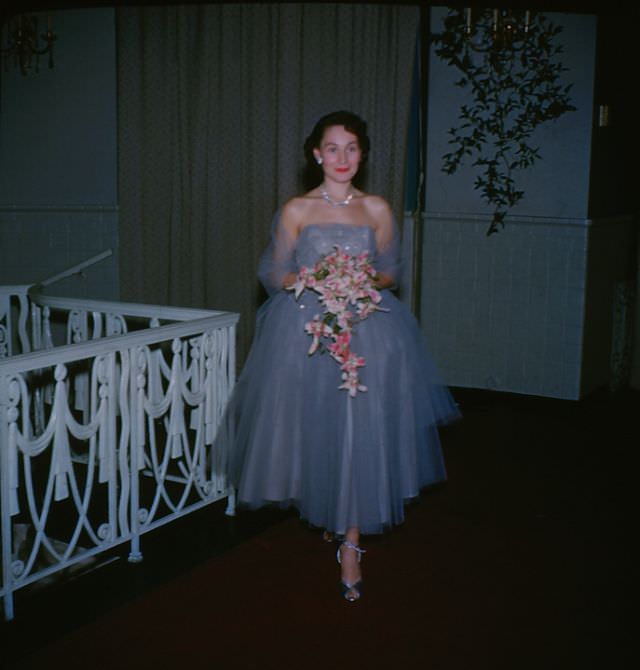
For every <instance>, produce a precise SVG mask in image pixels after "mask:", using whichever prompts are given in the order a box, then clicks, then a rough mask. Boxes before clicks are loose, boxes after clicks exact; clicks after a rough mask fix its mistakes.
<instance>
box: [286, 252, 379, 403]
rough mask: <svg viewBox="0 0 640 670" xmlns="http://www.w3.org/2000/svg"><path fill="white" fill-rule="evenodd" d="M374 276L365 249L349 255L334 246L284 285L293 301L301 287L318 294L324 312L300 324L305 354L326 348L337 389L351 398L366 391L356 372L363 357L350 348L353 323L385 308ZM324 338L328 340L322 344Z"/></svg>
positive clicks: (362, 364) (362, 361)
mask: <svg viewBox="0 0 640 670" xmlns="http://www.w3.org/2000/svg"><path fill="white" fill-rule="evenodd" d="M376 278H377V275H376V271H375V269H374V268H373V266H372V265H371V263H370V261H369V255H368V252H366V251H364V252H362V253H360V254H358V255H357V256H351V255H350V254H347V253H345V252H344V251H343V250H342V249H341V248H340V247H339V246H337V245H336V246H334V251H332V252H330V253H328V254H327V255H326V256H323V257H322V258H321V259H320V260H319V261H318V262H317V263H316V264H315V265H314V266H313V267H312V268H308V267H305V266H303V267H302V268H300V271H299V273H298V276H297V277H296V281H295V283H294V284H292V285H291V286H287V289H288V290H290V291H293V292H294V293H295V297H296V300H297V299H298V298H299V297H300V295H301V294H302V292H303V291H304V290H305V289H310V290H312V291H315V292H316V293H317V294H318V295H319V296H320V298H319V300H320V303H321V304H322V305H324V308H325V309H324V314H316V315H315V316H314V317H313V320H311V321H309V322H308V323H306V324H305V327H304V329H305V332H306V333H308V334H309V335H311V337H312V341H311V346H310V347H309V351H308V354H309V356H312V355H313V354H314V353H315V352H316V351H322V350H323V349H325V348H326V350H327V351H328V352H329V353H330V354H331V357H332V358H333V359H334V360H335V361H336V362H337V363H338V365H339V366H340V370H341V371H342V384H341V385H340V386H339V387H338V388H339V389H344V390H346V391H348V392H349V395H350V396H351V397H354V396H355V395H356V393H357V392H358V391H366V390H367V387H366V386H364V385H363V384H361V383H360V379H359V375H358V369H359V368H361V367H363V366H364V365H365V360H364V358H363V357H362V356H358V355H357V354H356V353H355V352H353V351H351V336H352V333H353V329H354V325H355V322H356V320H357V321H362V320H363V319H366V318H367V317H368V316H370V315H371V314H373V312H376V311H387V310H385V309H383V308H381V307H379V304H380V301H381V300H382V296H381V295H380V292H379V291H378V290H377V289H376V287H375V281H376ZM354 312H355V314H354ZM324 340H329V343H328V344H325V342H324Z"/></svg>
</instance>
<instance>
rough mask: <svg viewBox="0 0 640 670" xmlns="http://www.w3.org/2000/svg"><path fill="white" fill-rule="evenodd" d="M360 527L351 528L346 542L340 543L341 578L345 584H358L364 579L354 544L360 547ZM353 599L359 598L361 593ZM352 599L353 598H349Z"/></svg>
mask: <svg viewBox="0 0 640 670" xmlns="http://www.w3.org/2000/svg"><path fill="white" fill-rule="evenodd" d="M359 543H360V529H359V528H349V529H348V530H347V532H346V534H345V536H344V542H343V543H342V544H341V545H340V549H339V552H340V578H341V580H342V583H343V584H345V585H349V586H350V585H352V584H357V583H358V582H359V581H360V580H361V579H362V569H361V567H360V554H359V553H358V551H356V550H355V549H354V548H353V547H352V546H349V545H353V546H355V547H359ZM352 595H355V596H356V597H354V598H353V599H354V600H355V599H357V596H359V593H356V594H352ZM347 599H349V600H350V599H351V598H347Z"/></svg>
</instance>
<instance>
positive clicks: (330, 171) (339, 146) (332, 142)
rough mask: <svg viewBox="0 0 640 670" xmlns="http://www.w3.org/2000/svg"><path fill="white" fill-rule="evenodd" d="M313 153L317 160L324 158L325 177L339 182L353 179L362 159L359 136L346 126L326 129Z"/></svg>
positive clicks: (323, 169)
mask: <svg viewBox="0 0 640 670" xmlns="http://www.w3.org/2000/svg"><path fill="white" fill-rule="evenodd" d="M313 155H314V156H315V158H316V160H318V159H319V158H321V159H322V171H323V172H324V175H325V178H327V177H328V178H329V179H332V180H334V181H338V182H346V181H351V180H352V179H353V178H354V177H355V175H356V173H357V172H358V167H359V166H360V161H361V160H362V151H361V149H360V144H359V142H358V136H357V135H354V134H353V133H350V132H349V131H348V130H346V129H345V127H344V126H329V128H327V129H326V130H325V131H324V135H323V136H322V140H321V142H320V146H319V147H317V148H316V149H314V150H313Z"/></svg>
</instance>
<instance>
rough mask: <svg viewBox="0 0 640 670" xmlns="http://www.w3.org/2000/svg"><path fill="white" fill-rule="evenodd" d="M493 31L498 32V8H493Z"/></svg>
mask: <svg viewBox="0 0 640 670" xmlns="http://www.w3.org/2000/svg"><path fill="white" fill-rule="evenodd" d="M493 32H494V33H497V32H498V10H497V9H494V10H493Z"/></svg>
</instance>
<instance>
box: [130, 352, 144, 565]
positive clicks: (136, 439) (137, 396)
mask: <svg viewBox="0 0 640 670" xmlns="http://www.w3.org/2000/svg"><path fill="white" fill-rule="evenodd" d="M141 355H143V354H142V353H141V350H140V348H139V347H135V348H133V349H131V350H130V356H131V369H130V374H129V401H130V405H129V407H130V428H129V468H130V472H129V476H130V487H131V489H130V496H129V510H130V516H129V523H130V524H131V550H130V552H129V557H128V560H129V562H130V563H140V562H141V561H142V552H141V551H140V468H139V464H138V458H139V450H140V435H139V412H141V411H142V412H144V407H141V406H140V404H141V402H142V400H141V394H143V393H144V374H143V372H142V370H141V366H140V362H139V357H140V356H141Z"/></svg>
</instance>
